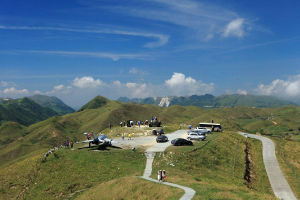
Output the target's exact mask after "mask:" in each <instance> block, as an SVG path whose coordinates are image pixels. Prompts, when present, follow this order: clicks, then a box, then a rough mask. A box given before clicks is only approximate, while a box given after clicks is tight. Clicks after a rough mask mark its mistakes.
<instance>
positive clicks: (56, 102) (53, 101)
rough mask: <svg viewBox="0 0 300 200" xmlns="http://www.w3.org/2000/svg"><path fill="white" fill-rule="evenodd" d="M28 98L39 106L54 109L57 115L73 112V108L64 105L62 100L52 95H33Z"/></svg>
mask: <svg viewBox="0 0 300 200" xmlns="http://www.w3.org/2000/svg"><path fill="white" fill-rule="evenodd" d="M28 98H29V99H31V100H33V101H34V102H35V103H37V104H39V105H40V106H43V107H46V108H50V109H52V110H54V111H55V112H57V113H58V114H59V115H64V114H67V113H72V112H75V110H74V109H73V108H71V107H70V106H68V105H66V104H65V103H64V102H63V101H62V100H60V99H59V98H57V97H54V96H51V97H49V96H46V95H34V96H30V97H28Z"/></svg>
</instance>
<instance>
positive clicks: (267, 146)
mask: <svg viewBox="0 0 300 200" xmlns="http://www.w3.org/2000/svg"><path fill="white" fill-rule="evenodd" d="M238 133H239V134H241V135H243V136H246V135H247V136H248V137H251V138H255V139H258V140H260V141H262V143H263V160H264V164H265V168H266V171H267V174H268V177H269V180H270V183H271V186H272V189H273V192H274V194H275V196H276V197H278V198H279V199H284V200H297V199H296V197H295V195H294V193H293V192H292V190H291V188H290V186H289V184H288V182H287V181H286V179H285V177H284V175H283V173H282V172H281V170H280V167H279V164H278V161H277V158H276V155H275V146H274V143H273V141H272V140H271V139H269V138H266V137H263V136H259V135H254V134H247V133H243V132H238Z"/></svg>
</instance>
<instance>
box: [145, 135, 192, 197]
mask: <svg viewBox="0 0 300 200" xmlns="http://www.w3.org/2000/svg"><path fill="white" fill-rule="evenodd" d="M185 133H186V131H184V130H179V131H176V132H174V133H171V134H168V138H169V142H166V143H154V144H153V145H152V146H150V147H149V148H148V149H147V150H146V152H145V155H146V158H147V162H146V168H145V171H144V175H143V176H142V178H144V179H146V180H149V181H152V182H155V183H158V181H157V180H156V179H152V178H150V176H151V174H152V163H153V160H154V157H155V154H156V153H157V152H164V151H165V150H166V148H167V147H168V146H170V145H171V142H170V141H171V140H173V139H175V138H178V137H183V136H185ZM162 184H165V185H169V186H173V187H177V188H180V189H182V190H184V192H185V194H184V195H183V196H182V197H181V198H180V200H190V199H192V198H193V197H194V195H195V190H193V189H191V188H188V187H185V186H182V185H178V184H174V183H169V182H162Z"/></svg>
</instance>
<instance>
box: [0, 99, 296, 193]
mask: <svg viewBox="0 0 300 200" xmlns="http://www.w3.org/2000/svg"><path fill="white" fill-rule="evenodd" d="M28 100H29V99H28ZM28 100H25V102H26V101H28ZM18 101H21V100H18ZM29 101H30V100H29ZM1 105H2V104H1ZM5 106H6V105H4V106H2V108H4V109H6V107H5ZM38 106H39V105H38ZM0 109H1V107H0ZM151 116H157V117H158V118H159V119H160V120H162V122H163V125H164V126H165V127H168V128H170V127H171V128H172V127H176V128H179V125H180V126H181V127H182V128H185V127H187V125H188V124H192V125H193V126H196V125H197V124H198V123H199V122H209V121H211V120H214V121H215V122H220V123H221V124H222V125H223V127H224V130H232V131H235V130H245V131H249V132H252V133H256V132H260V133H261V134H265V135H268V136H276V137H277V136H278V137H281V138H282V140H284V141H286V142H289V141H293V142H294V143H295V144H294V143H293V144H294V145H299V142H300V137H299V133H300V125H299V122H300V107H297V106H287V107H278V108H250V107H235V108H231V107H225V108H213V109H204V108H201V107H199V106H178V105H174V106H171V107H167V108H161V107H159V106H155V105H146V104H135V103H122V102H118V101H111V100H108V99H106V98H104V97H96V98H94V99H93V100H91V101H90V102H89V103H87V104H86V105H85V106H83V107H82V108H81V109H80V111H78V112H75V113H70V114H66V115H63V116H53V117H51V118H49V119H46V120H44V121H41V122H38V123H35V124H32V125H30V126H28V127H26V126H23V125H20V124H18V123H15V122H6V123H2V124H1V126H0V141H1V143H0V171H1V170H4V171H2V172H0V174H2V175H3V174H4V172H5V171H7V170H8V169H11V170H12V171H11V172H10V174H13V173H14V172H15V171H16V172H17V171H18V169H21V168H22V166H24V165H25V164H24V163H27V164H28V162H29V163H30V160H35V161H36V160H37V159H38V158H40V157H41V155H42V154H43V153H45V152H46V151H47V149H49V148H51V147H53V146H58V145H60V144H62V143H63V141H65V140H67V139H69V140H74V141H80V140H83V139H84V137H83V134H82V133H83V132H86V131H95V132H99V131H102V130H104V132H105V133H107V134H108V135H109V136H116V135H115V134H116V133H117V131H110V130H109V129H108V127H109V124H112V125H113V129H114V127H117V126H119V122H120V121H125V120H128V119H131V120H146V119H150V118H151ZM118 130H121V129H118ZM118 133H119V134H120V132H118ZM224 134H225V133H224ZM230 138H231V136H230V137H229V138H227V139H230ZM234 138H235V137H234ZM227 139H226V138H225V140H227ZM220 145H221V143H220ZM284 145H287V143H284ZM222 148H224V147H222ZM212 149H213V148H212ZM221 151H223V150H221ZM71 152H72V151H71ZM68 154H69V153H64V152H62V153H61V155H60V154H59V155H58V156H59V157H60V158H62V160H60V161H55V160H53V164H51V165H49V166H47V167H46V168H43V169H42V170H44V171H43V173H42V174H47V173H48V172H49V170H50V171H51V170H52V171H51V172H53V173H54V171H55V169H56V167H55V166H56V164H57V165H58V166H61V167H62V168H65V167H68V165H72V164H71V163H73V164H74V165H78V166H81V167H80V170H81V171H77V172H76V173H80V174H82V175H81V176H78V177H77V178H78V179H74V180H73V179H72V180H73V182H74V184H79V186H71V185H70V184H69V182H68V183H65V185H66V187H67V188H68V187H70V189H65V190H68V192H67V193H63V195H62V196H59V194H60V193H61V191H60V189H59V188H58V187H56V186H55V185H60V184H63V183H61V182H59V180H60V179H57V181H56V182H55V181H54V180H53V183H52V182H51V181H50V179H48V178H47V180H49V181H50V182H51V186H49V188H44V185H45V184H46V182H40V181H42V180H41V179H42V177H40V176H39V178H37V179H36V180H37V181H38V183H41V184H42V186H41V187H38V186H34V185H32V186H31V187H30V191H28V192H25V193H26V195H25V196H26V197H28V198H29V197H33V196H34V195H40V192H42V191H50V193H51V192H53V191H54V192H55V194H56V195H58V196H56V198H58V199H62V198H65V197H66V195H68V194H71V193H73V192H74V191H77V190H81V189H83V188H90V187H92V186H93V184H91V185H88V186H87V185H81V184H80V183H77V182H78V180H80V179H82V178H83V177H85V176H87V174H84V173H83V171H84V170H86V169H85V167H84V166H89V165H90V164H91V163H90V162H92V163H95V162H96V163H97V159H96V158H93V157H89V156H88V155H85V153H83V154H84V155H82V157H86V160H84V161H80V159H81V158H79V157H80V156H79V155H77V153H74V151H73V152H72V153H71V154H70V157H71V160H69V161H68V162H67V163H66V165H64V164H63V162H64V161H63V158H64V157H66V156H68ZM211 155H213V154H211ZM211 155H210V156H211ZM78 156H79V157H78ZM283 158H285V159H287V158H291V160H288V164H289V165H288V166H293V168H292V169H293V170H295V169H296V172H295V173H296V174H297V173H298V172H297V170H298V165H297V163H294V161H295V158H294V157H288V156H285V157H284V156H283ZM53 159H54V158H53ZM76 159H79V160H77V161H76ZM101 159H102V158H101ZM180 159H183V158H180ZM197 159H200V157H199V158H197ZM201 159H202V157H201ZM203 159H204V158H203ZM205 159H208V158H205ZM209 159H213V158H209ZM58 160H59V159H58ZM296 160H297V159H296ZM51 162H52V161H51ZM57 162H59V163H57ZM109 162H110V163H111V162H114V161H113V160H110V161H109ZM115 162H118V161H117V160H116V161H115ZM197 162H198V161H197V160H195V166H196V167H197V165H198V164H197ZM203 162H204V161H203ZM283 162H285V161H283ZM297 162H298V161H297ZM22 163H23V164H22ZM122 163H123V161H122ZM49 164H50V162H49ZM83 164H84V165H83ZM225 164H226V165H228V166H229V164H228V163H225ZM122 165H123V164H122ZM28 166H30V164H28ZM17 167H19V168H17ZM103 167H105V166H103ZM107 167H108V166H107ZM185 167H186V166H185ZM32 169H33V166H32V168H30V170H29V172H28V171H27V172H26V173H25V175H26V174H27V173H29V174H30V173H31V171H32ZM72 169H73V168H72ZM105 169H106V168H105ZM53 170H54V171H53ZM78 170H79V169H78ZM299 170H300V169H299ZM21 171H22V170H21ZM57 171H58V172H57V175H56V176H57V177H61V176H63V174H61V173H62V172H61V171H59V170H57ZM90 172H91V173H92V171H90ZM288 172H289V173H290V171H288ZM292 172H294V171H292ZM107 173H109V170H108V171H107ZM17 174H19V173H17ZM21 174H22V173H21V172H20V175H16V176H22V177H23V175H21ZM88 174H89V173H88ZM2 175H1V176H2ZM25 175H24V176H25ZM16 176H14V175H11V177H8V178H7V179H5V181H4V182H5V186H3V185H1V187H0V195H5V194H4V193H5V192H6V194H7V195H8V194H9V192H8V190H9V188H10V187H12V188H14V187H15V188H16V189H20V188H19V187H21V186H22V184H23V181H24V183H25V182H26V181H25V180H26V176H27V175H26V176H25V177H23V179H18V178H16ZM28 176H29V175H28ZM68 177H69V176H68ZM224 178H226V177H225V176H224V177H222V176H220V177H219V180H222V179H224ZM12 180H20V181H21V182H22V183H15V182H14V181H12ZM30 180H31V179H30ZM32 180H35V179H32ZM45 180H46V179H45ZM55 180H56V179H55ZM63 180H64V181H67V180H68V178H64V179H63ZM103 180H106V181H109V180H110V179H109V178H105V179H103ZM130 181H132V180H130ZM0 182H2V180H0ZM10 182H11V183H12V184H16V186H10V185H9V183H10ZM96 183H99V184H101V183H102V182H101V181H100V178H99V179H97V180H96ZM111 184H114V182H112V183H111ZM238 184H240V183H238ZM72 187H74V189H72ZM215 187H218V186H215ZM220 187H221V186H220ZM222 187H223V186H222ZM232 187H235V186H234V185H232ZM239 187H240V186H239ZM293 187H295V188H297V187H298V185H297V184H295V185H293ZM25 188H26V185H25ZM223 188H225V189H226V187H223ZM136 190H137V191H139V190H138V189H136ZM243 190H245V189H243ZM118 191H119V190H116V193H117V192H118ZM245 191H246V190H245ZM1 193H2V194H1ZM220 194H221V193H220ZM245 195H246V194H245ZM8 196H9V195H8ZM246 196H247V195H246Z"/></svg>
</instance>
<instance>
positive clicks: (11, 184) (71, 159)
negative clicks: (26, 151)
mask: <svg viewBox="0 0 300 200" xmlns="http://www.w3.org/2000/svg"><path fill="white" fill-rule="evenodd" d="M145 162H146V161H145V156H144V155H143V153H142V152H133V151H131V150H119V149H109V151H105V152H96V151H95V152H93V151H87V149H81V150H71V149H61V150H59V151H57V152H55V154H51V155H50V156H49V157H47V159H46V160H42V159H41V154H37V155H32V156H31V157H28V158H26V159H24V160H22V161H19V162H16V163H14V167H11V166H7V167H2V168H1V169H0V182H1V185H0V198H1V199H16V197H20V198H24V199H66V198H69V197H71V196H76V195H78V193H79V192H82V191H84V190H86V189H88V188H91V187H93V186H96V185H98V184H101V183H104V182H108V181H110V180H113V179H118V178H120V177H125V176H127V177H132V176H140V175H142V173H143V169H144V165H145Z"/></svg>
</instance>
